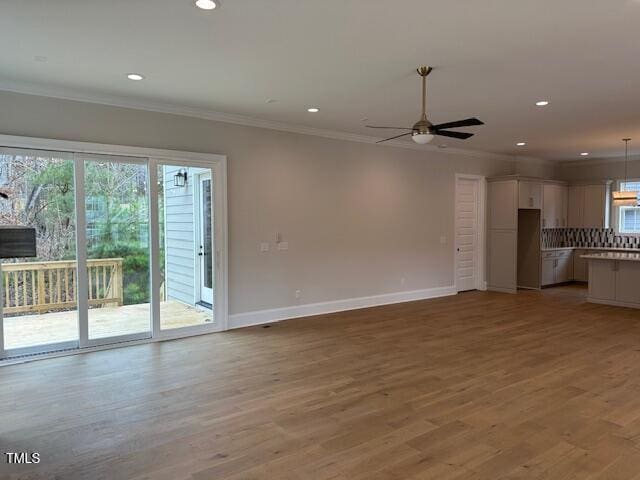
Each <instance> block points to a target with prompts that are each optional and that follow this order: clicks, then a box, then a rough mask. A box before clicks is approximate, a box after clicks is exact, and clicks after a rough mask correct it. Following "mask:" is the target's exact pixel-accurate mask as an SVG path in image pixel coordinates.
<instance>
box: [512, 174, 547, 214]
mask: <svg viewBox="0 0 640 480" xmlns="http://www.w3.org/2000/svg"><path fill="white" fill-rule="evenodd" d="M518 208H521V209H538V210H539V209H541V208H542V183H540V182H532V181H529V180H520V181H519V182H518Z"/></svg>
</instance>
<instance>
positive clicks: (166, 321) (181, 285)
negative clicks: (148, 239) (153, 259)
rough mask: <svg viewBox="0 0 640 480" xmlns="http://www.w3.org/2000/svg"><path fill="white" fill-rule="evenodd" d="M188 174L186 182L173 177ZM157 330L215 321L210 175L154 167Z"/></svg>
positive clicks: (191, 169) (181, 167)
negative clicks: (157, 221) (157, 238)
mask: <svg viewBox="0 0 640 480" xmlns="http://www.w3.org/2000/svg"><path fill="white" fill-rule="evenodd" d="M184 173H186V174H187V177H186V178H187V181H186V183H181V182H180V181H179V180H180V179H177V178H176V175H180V174H184ZM158 196H159V198H158V206H159V217H160V262H161V263H160V273H161V276H162V284H161V291H160V301H161V303H160V328H161V329H162V330H169V329H175V328H182V327H189V326H194V325H204V324H211V323H212V322H213V298H214V295H213V291H214V288H215V285H214V270H213V253H214V246H213V240H214V239H213V237H212V231H211V230H212V221H213V219H212V216H211V211H212V202H213V197H212V172H211V169H209V168H194V167H187V166H184V165H161V166H159V167H158Z"/></svg>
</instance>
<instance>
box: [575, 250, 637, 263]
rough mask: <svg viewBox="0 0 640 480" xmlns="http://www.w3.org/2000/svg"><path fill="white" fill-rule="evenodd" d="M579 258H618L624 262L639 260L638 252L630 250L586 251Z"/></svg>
mask: <svg viewBox="0 0 640 480" xmlns="http://www.w3.org/2000/svg"><path fill="white" fill-rule="evenodd" d="M581 258H585V259H587V260H620V261H626V262H640V253H630V252H601V253H587V254H586V255H581Z"/></svg>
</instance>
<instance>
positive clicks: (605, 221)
mask: <svg viewBox="0 0 640 480" xmlns="http://www.w3.org/2000/svg"><path fill="white" fill-rule="evenodd" d="M610 185H611V183H610V182H605V183H597V184H589V185H571V186H570V187H569V226H570V227H573V228H609V225H610V206H611V203H610V194H611V186H610Z"/></svg>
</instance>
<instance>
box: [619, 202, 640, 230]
mask: <svg viewBox="0 0 640 480" xmlns="http://www.w3.org/2000/svg"><path fill="white" fill-rule="evenodd" d="M620 213H621V214H620V218H621V221H620V225H621V229H620V231H621V232H624V233H640V208H638V207H621V209H620Z"/></svg>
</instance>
